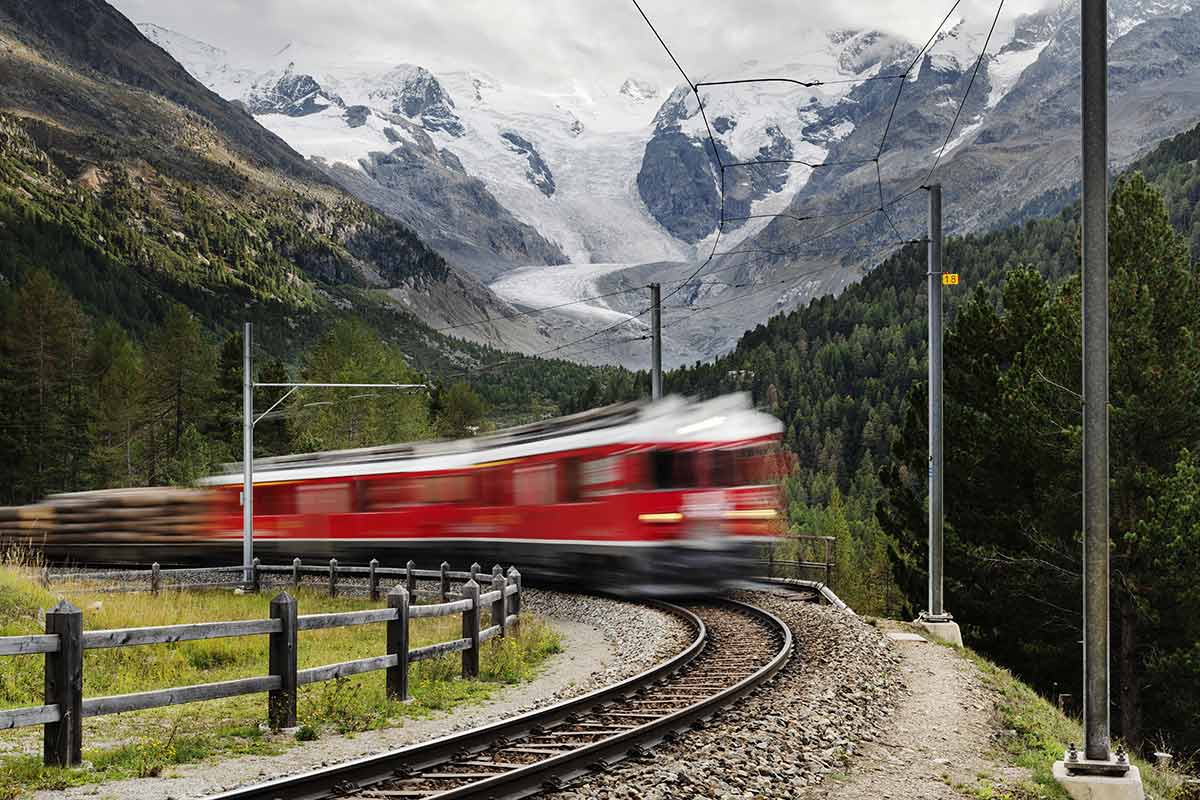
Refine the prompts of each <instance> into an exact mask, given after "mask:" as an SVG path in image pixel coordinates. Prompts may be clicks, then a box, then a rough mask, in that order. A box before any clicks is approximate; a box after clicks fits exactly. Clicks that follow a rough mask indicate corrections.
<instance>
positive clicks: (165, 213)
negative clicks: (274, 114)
mask: <svg viewBox="0 0 1200 800" xmlns="http://www.w3.org/2000/svg"><path fill="white" fill-rule="evenodd" d="M0 45H2V46H0V111H2V112H3V118H2V120H0V123H2V124H0V127H2V128H3V136H2V137H0V139H2V141H0V145H2V146H0V162H2V163H0V166H2V167H3V168H2V169H0V190H3V193H4V196H5V198H6V203H5V205H4V209H3V211H4V216H5V218H6V219H9V220H10V223H11V224H12V225H16V226H18V227H17V228H16V229H12V228H10V231H12V230H16V232H17V233H20V232H21V230H23V229H24V228H28V226H29V225H30V224H31V223H30V222H29V221H30V220H36V221H37V224H38V225H39V226H40V227H41V228H53V229H54V231H53V235H52V236H51V232H48V231H46V230H43V231H42V232H41V234H40V236H41V238H39V236H38V235H35V233H34V231H33V230H32V229H29V230H26V231H25V233H26V234H27V235H23V236H21V237H19V240H20V242H21V244H20V246H19V247H15V246H14V247H15V249H10V250H9V251H8V252H7V253H6V256H7V258H6V259H5V260H6V266H7V267H8V268H6V270H5V277H6V278H7V279H8V280H10V281H15V280H17V279H19V277H20V274H21V272H22V271H23V270H24V269H26V268H29V267H37V266H42V267H47V268H50V269H52V270H54V271H56V272H57V273H58V274H59V276H60V279H61V280H63V281H64V283H66V284H67V285H68V286H69V287H70V288H71V289H72V291H74V292H76V293H77V294H79V295H80V296H81V297H83V298H84V299H85V302H86V303H87V304H88V305H89V306H90V307H91V310H93V311H95V312H99V313H102V314H107V315H113V316H118V317H119V318H124V319H126V320H127V321H128V322H130V324H135V325H136V324H140V323H139V317H140V318H141V320H142V321H144V319H145V317H146V316H148V315H149V316H151V317H152V316H153V315H154V314H156V313H160V312H161V308H162V302H163V301H165V300H169V299H174V300H179V301H182V302H185V303H186V304H188V305H189V306H191V307H193V308H195V309H197V310H199V311H201V313H202V314H203V315H204V316H205V319H206V322H208V324H209V325H211V326H212V327H215V328H223V327H228V326H232V325H234V324H236V323H237V322H238V321H239V319H240V317H241V316H242V315H241V314H240V313H233V309H237V308H241V307H243V306H245V305H246V304H250V306H251V308H252V311H251V312H250V313H252V314H254V315H256V316H257V315H263V314H271V315H275V316H276V317H279V316H286V315H287V314H290V313H305V314H311V313H320V312H321V311H322V310H323V309H326V310H329V311H334V310H338V309H340V310H349V309H352V308H355V307H357V306H360V305H362V304H367V305H371V306H379V307H380V308H382V309H384V310H386V309H387V308H389V307H390V308H392V309H394V310H396V311H399V310H405V311H407V312H408V313H411V314H412V315H413V316H414V317H416V318H418V319H421V320H424V321H425V322H427V323H430V324H433V325H443V324H447V323H455V322H458V321H461V320H464V319H475V318H477V317H479V316H481V315H487V316H495V315H498V314H504V313H507V312H511V308H510V307H509V306H508V305H507V304H505V303H503V302H501V301H499V300H497V299H496V298H495V296H494V295H492V294H491V292H489V291H488V290H487V289H486V288H485V287H483V286H482V285H481V284H479V283H478V281H476V280H475V279H473V278H471V277H469V276H467V275H464V274H460V273H458V272H456V271H455V270H454V269H453V268H452V267H450V266H449V265H448V264H447V263H446V262H445V260H444V259H443V258H442V257H441V256H440V255H438V254H437V253H436V252H434V251H433V250H431V249H430V248H429V247H427V246H426V245H425V244H424V243H423V242H422V241H421V240H420V239H419V238H418V237H417V236H416V235H415V234H414V233H413V232H412V230H411V229H409V228H407V227H405V226H403V225H402V224H400V223H398V222H396V221H395V220H393V219H391V218H389V217H387V216H385V215H383V214H381V213H379V212H378V211H376V210H374V209H372V208H371V207H370V206H368V205H366V204H365V203H363V202H361V201H359V200H357V199H355V198H353V197H352V196H351V195H349V194H348V193H346V192H345V191H344V190H343V189H341V188H340V187H339V186H338V185H337V183H336V182H335V181H334V180H332V179H331V178H330V177H329V175H327V174H326V172H325V171H323V170H322V169H321V168H320V167H319V165H316V164H313V163H312V162H309V161H307V160H305V159H304V158H303V157H301V156H300V155H299V154H298V153H296V152H295V151H294V150H293V149H292V148H291V147H290V146H289V145H288V144H287V143H286V142H284V141H283V140H282V139H280V138H279V137H278V136H276V135H274V134H272V133H271V132H269V131H267V130H266V129H264V128H263V127H262V126H261V125H259V124H258V123H257V122H256V121H255V119H254V117H253V116H251V115H250V114H248V113H247V112H246V110H244V109H240V108H238V107H236V106H235V105H232V104H230V103H229V102H227V101H225V100H223V99H222V98H220V97H219V96H218V95H216V94H214V93H213V92H211V91H210V90H208V89H207V88H205V87H204V86H203V85H201V84H200V83H199V82H198V81H197V80H196V79H195V78H193V77H192V76H191V75H190V74H189V73H188V72H187V71H186V70H184V69H183V68H182V67H181V66H180V65H179V64H178V63H177V62H176V61H174V60H173V59H172V58H171V57H170V56H169V55H168V54H167V53H166V52H164V51H163V50H162V49H161V48H159V47H157V46H155V45H154V44H153V43H151V42H150V41H148V40H147V39H146V38H145V37H144V36H143V35H142V34H141V33H140V32H139V30H138V29H137V28H136V27H135V26H134V25H133V24H132V23H130V22H129V21H128V20H126V19H125V18H124V17H123V16H121V15H120V14H119V13H117V12H116V11H115V10H114V9H113V8H112V7H110V6H109V5H107V4H106V3H104V2H102V0H82V1H81V2H68V0H36V2H35V0H5V1H4V2H3V3H0ZM277 89H278V90H277V91H276V92H275V93H274V94H273V95H269V96H268V95H263V96H261V97H260V98H259V99H258V102H259V103H260V106H259V107H263V106H262V105H261V104H270V103H274V104H275V105H276V106H279V107H286V108H289V109H291V110H292V111H294V112H295V113H304V110H305V109H307V108H312V107H315V106H318V105H322V104H326V103H330V104H331V103H332V102H333V99H332V98H329V97H327V96H326V95H323V94H321V93H320V92H319V91H317V90H315V89H314V88H313V86H312V85H311V84H309V83H307V82H306V81H304V80H303V78H302V77H300V76H294V78H293V79H292V80H289V81H288V82H286V84H285V85H283V86H279V87H277ZM22 226H23V227H22ZM50 239H53V240H54V241H57V242H59V245H58V247H59V251H58V252H59V253H60V255H56V254H55V252H53V249H54V248H52V247H50V246H49V245H48V244H47V242H48V241H49V240H50ZM68 250H69V251H70V252H72V253H73V254H74V256H73V257H77V258H78V260H79V261H81V262H86V264H87V265H88V267H87V268H86V269H85V268H82V266H83V265H82V264H81V263H76V264H71V263H69V262H68V260H67V259H65V258H64V257H63V256H62V255H61V253H62V252H65V251H68ZM117 287H124V289H118V288H117ZM125 289H128V291H129V292H132V293H133V294H127V295H126V297H127V299H131V298H132V297H134V296H137V297H141V298H143V301H144V302H147V303H150V302H152V301H151V300H147V299H145V298H150V297H153V298H157V300H154V301H153V303H154V305H153V307H147V308H141V309H138V308H129V307H127V305H128V304H127V303H118V302H116V300H115V297H114V295H119V293H120V292H121V291H125ZM532 331H533V328H532V327H531V326H529V325H526V324H517V323H514V324H510V325H509V326H507V327H506V328H503V329H500V330H493V331H491V332H489V335H487V336H480V337H479V338H485V339H487V340H489V341H504V335H505V333H513V335H515V336H516V337H517V339H518V341H519V343H520V344H522V345H526V346H527V345H528V340H527V339H525V338H522V337H523V336H524V335H525V334H526V333H529V335H536V334H533V333H530V332H532ZM463 333H465V334H468V335H470V331H469V330H464V331H463Z"/></svg>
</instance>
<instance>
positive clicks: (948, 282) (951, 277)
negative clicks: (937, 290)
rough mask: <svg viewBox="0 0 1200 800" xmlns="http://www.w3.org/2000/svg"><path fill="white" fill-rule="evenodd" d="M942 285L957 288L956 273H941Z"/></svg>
mask: <svg viewBox="0 0 1200 800" xmlns="http://www.w3.org/2000/svg"><path fill="white" fill-rule="evenodd" d="M942 285H943V286H958V273H957V272H943V273H942Z"/></svg>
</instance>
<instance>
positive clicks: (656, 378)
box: [650, 283, 663, 400]
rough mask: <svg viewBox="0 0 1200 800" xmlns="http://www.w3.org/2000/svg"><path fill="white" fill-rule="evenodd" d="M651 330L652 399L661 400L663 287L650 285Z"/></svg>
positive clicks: (654, 284) (655, 284)
mask: <svg viewBox="0 0 1200 800" xmlns="http://www.w3.org/2000/svg"><path fill="white" fill-rule="evenodd" d="M650 309H651V312H650V328H651V334H652V336H651V339H652V342H651V344H652V347H651V351H652V355H651V365H650V399H651V400H661V399H662V393H663V385H662V287H661V286H660V285H659V284H657V283H652V284H650Z"/></svg>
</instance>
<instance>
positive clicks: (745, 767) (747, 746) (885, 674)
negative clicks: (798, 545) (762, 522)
mask: <svg viewBox="0 0 1200 800" xmlns="http://www.w3.org/2000/svg"><path fill="white" fill-rule="evenodd" d="M735 599H738V600H741V601H743V602H746V603H750V604H751V605H756V606H759V607H760V608H764V609H766V610H768V611H771V612H772V613H774V614H775V615H776V616H778V617H779V618H780V619H782V620H783V621H784V622H786V623H787V624H788V625H789V626H790V627H791V629H792V633H793V636H794V638H795V652H794V653H793V655H792V658H791V661H790V662H789V663H788V664H787V665H786V666H785V667H784V668H783V670H781V671H780V673H779V674H778V675H776V676H775V678H774V680H773V681H772V682H771V683H770V684H768V685H767V686H766V687H764V688H761V689H760V690H758V691H756V692H754V693H753V694H751V695H750V696H748V697H747V698H745V699H743V700H742V701H741V702H739V703H737V704H736V705H735V706H734V707H733V708H731V709H728V710H726V711H723V712H721V713H720V714H719V715H718V716H716V717H714V718H713V719H712V720H710V721H709V722H708V723H707V724H706V725H705V726H704V727H703V728H702V729H700V730H690V731H688V732H686V733H685V734H683V735H682V736H680V738H679V739H678V740H677V741H676V742H674V743H672V744H663V745H660V746H659V747H657V748H655V750H654V754H653V757H652V758H651V759H650V760H648V761H646V762H631V761H624V762H621V763H620V764H619V765H618V766H616V767H614V768H613V769H612V770H611V771H610V772H608V773H606V774H604V775H602V776H596V777H589V778H585V779H583V780H582V781H581V782H580V783H577V784H575V785H573V786H571V787H570V788H568V789H565V790H562V791H560V792H557V793H555V794H553V795H551V797H554V798H557V800H585V798H586V799H587V800H601V799H603V800H625V799H626V798H629V799H630V800H632V799H634V798H636V799H637V800H659V799H661V798H698V797H704V798H743V797H754V798H773V797H793V796H795V795H796V794H797V792H798V791H800V790H802V789H803V788H804V787H807V786H813V785H817V784H819V783H820V782H821V781H822V780H824V779H825V778H826V777H827V776H828V775H829V774H830V773H832V772H834V771H837V770H841V769H842V768H844V766H845V765H846V764H847V762H848V760H849V759H850V757H851V756H852V755H853V754H854V753H855V752H856V750H858V749H859V748H861V747H862V746H863V744H864V743H866V742H870V741H872V740H874V739H875V737H876V736H878V734H879V731H880V730H881V728H882V727H883V723H884V722H885V721H886V720H887V719H888V717H889V716H890V715H891V714H892V712H893V709H894V707H895V705H896V702H897V700H898V696H899V693H900V691H901V689H902V686H903V682H902V680H901V677H900V675H899V671H898V666H899V660H898V656H897V654H896V651H895V649H894V647H893V646H892V645H891V644H890V643H889V642H888V641H887V640H886V638H885V637H884V636H883V635H882V634H881V633H880V632H879V631H878V630H876V629H875V628H873V627H871V626H870V625H868V624H866V623H865V622H863V621H862V620H861V619H860V618H858V617H855V616H852V615H850V614H847V613H845V612H842V611H838V610H836V609H833V608H831V607H829V606H818V605H815V604H813V603H811V602H804V601H803V600H802V599H801V597H800V596H799V595H792V596H788V595H786V594H778V593H769V592H746V593H741V594H739V595H737V596H736V598H735Z"/></svg>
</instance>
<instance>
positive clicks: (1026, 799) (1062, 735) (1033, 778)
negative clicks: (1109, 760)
mask: <svg viewBox="0 0 1200 800" xmlns="http://www.w3.org/2000/svg"><path fill="white" fill-rule="evenodd" d="M939 644H941V643H939ZM943 646H945V647H950V645H945V644H943ZM953 649H955V650H958V651H959V652H960V653H961V654H962V655H963V656H964V657H965V658H967V659H968V660H970V661H971V662H972V663H973V664H974V665H975V666H976V667H977V668H978V669H979V673H980V675H981V676H982V678H983V680H984V683H985V684H986V685H987V686H988V687H989V688H991V689H992V690H993V692H995V694H996V696H997V698H998V700H999V706H998V709H997V711H998V714H999V717H1000V719H999V723H1000V727H1001V728H1002V729H1004V730H1006V731H1010V732H1011V733H1010V734H1009V735H1007V736H1004V737H1002V738H1001V739H1000V740H999V741H998V742H996V743H995V746H996V749H997V750H998V751H999V755H1000V757H1001V759H1002V760H1003V761H1005V762H1006V763H1008V764H1009V765H1011V766H1015V767H1019V768H1022V769H1024V770H1026V771H1027V772H1028V774H1029V776H1030V777H1029V779H1028V780H1022V781H1019V782H1016V783H1014V782H1013V781H1011V780H1007V779H1006V780H997V779H996V778H995V777H994V776H991V775H988V774H986V773H983V774H979V775H977V776H976V782H975V784H974V785H971V786H957V787H956V788H958V789H959V790H960V791H963V792H964V793H966V794H967V795H968V796H971V797H976V798H980V800H1069V795H1068V794H1067V793H1066V792H1065V791H1064V790H1063V788H1062V787H1061V786H1059V784H1058V782H1057V781H1055V780H1054V776H1053V774H1052V773H1051V768H1052V766H1053V764H1054V762H1055V761H1061V760H1062V758H1063V753H1064V751H1065V750H1066V748H1067V746H1068V745H1069V744H1070V743H1071V742H1074V743H1076V744H1077V745H1079V744H1080V743H1081V742H1082V741H1083V728H1082V726H1081V724H1080V722H1079V720H1076V719H1072V718H1070V717H1068V716H1066V715H1065V714H1063V713H1062V712H1061V711H1059V710H1058V709H1057V708H1055V707H1054V706H1053V705H1052V704H1051V703H1050V702H1048V701H1047V700H1046V699H1045V698H1043V697H1042V696H1041V695H1039V694H1038V693H1037V692H1036V691H1034V690H1033V689H1032V688H1031V687H1030V686H1029V685H1028V684H1025V683H1023V682H1022V681H1021V680H1019V679H1018V678H1017V677H1016V676H1014V675H1013V674H1012V673H1011V672H1009V671H1008V670H1006V669H1004V668H1003V667H1000V666H997V665H996V664H994V663H993V662H991V661H989V660H988V659H986V658H984V657H983V656H981V655H979V654H978V653H975V652H974V651H972V650H970V649H967V648H953ZM1133 763H1134V764H1136V765H1137V767H1138V769H1139V771H1140V772H1141V776H1142V783H1143V786H1144V788H1145V792H1146V797H1147V798H1148V799H1150V798H1153V799H1154V800H1189V797H1190V796H1189V795H1188V794H1186V789H1185V788H1184V787H1183V785H1182V777H1181V776H1180V775H1179V774H1178V773H1175V772H1172V771H1170V770H1165V769H1160V768H1158V767H1155V766H1153V765H1151V764H1149V763H1147V762H1145V761H1143V760H1141V759H1139V758H1136V757H1134V758H1133Z"/></svg>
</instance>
